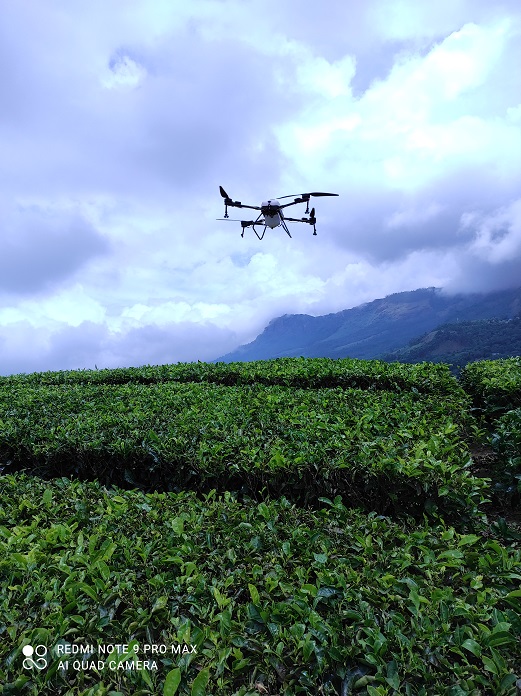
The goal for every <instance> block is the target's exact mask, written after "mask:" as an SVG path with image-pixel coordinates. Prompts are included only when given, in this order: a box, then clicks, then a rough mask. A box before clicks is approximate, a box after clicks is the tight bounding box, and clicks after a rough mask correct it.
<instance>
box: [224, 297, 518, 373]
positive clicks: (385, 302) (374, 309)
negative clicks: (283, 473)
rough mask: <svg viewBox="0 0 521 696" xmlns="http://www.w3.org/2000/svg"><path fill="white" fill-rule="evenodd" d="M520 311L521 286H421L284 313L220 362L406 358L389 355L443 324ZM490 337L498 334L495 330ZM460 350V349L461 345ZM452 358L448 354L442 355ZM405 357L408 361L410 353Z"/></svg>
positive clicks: (468, 331)
mask: <svg viewBox="0 0 521 696" xmlns="http://www.w3.org/2000/svg"><path fill="white" fill-rule="evenodd" d="M520 313H521V288H516V289H511V290H502V291H498V292H491V293H487V294H481V293H480V294H478V293H473V294H458V295H449V294H447V293H446V292H444V291H443V290H442V289H440V288H434V287H431V288H421V289H418V290H413V291H409V292H399V293H395V294H393V295H389V296H387V297H385V298H383V299H377V300H374V301H372V302H367V303H365V304H362V305H360V306H358V307H353V308H352V309H346V310H343V311H341V312H335V313H333V314H326V315H323V316H317V317H314V316H311V315H308V314H285V315H284V316H281V317H277V318H276V319H273V320H272V321H270V323H269V324H268V326H267V327H266V328H265V329H264V331H263V332H262V333H261V334H260V335H259V336H257V338H256V339H255V340H254V341H252V342H251V343H248V344H246V345H243V346H240V347H239V348H237V349H236V350H234V351H232V352H231V353H227V354H226V355H223V356H222V357H220V358H219V359H218V360H220V361H223V362H233V361H250V360H268V359H272V358H280V357H298V356H304V357H330V358H348V357H349V358H361V359H366V360H368V359H374V358H383V356H385V359H402V358H400V357H399V355H398V354H396V355H394V356H392V355H389V354H392V353H394V351H399V350H400V349H402V350H403V349H406V348H407V347H408V346H410V345H411V342H412V344H414V343H416V342H417V341H416V339H418V341H419V340H420V339H421V338H422V337H423V336H425V335H426V334H428V333H429V332H431V331H433V330H435V329H436V328H437V327H439V326H440V325H444V324H451V323H454V324H459V323H462V322H476V321H484V320H494V319H497V320H508V319H513V318H514V317H516V316H518V315H519V314H520ZM498 328H499V325H498ZM501 328H503V327H501ZM507 331H508V329H507ZM490 333H491V334H492V335H493V333H494V327H493V326H492V327H491V328H490V329H489V334H490ZM471 334H472V327H469V326H466V328H465V335H466V337H467V338H466V340H468V339H469V336H471ZM492 344H493V342H492ZM492 344H491V345H492ZM455 347H456V348H458V349H459V348H461V345H460V344H459V343H457V344H456V345H455ZM505 349H506V348H505ZM424 352H425V351H424ZM427 353H428V351H426V354H427ZM449 354H450V352H448V351H445V352H443V355H449ZM402 357H403V359H405V360H407V359H408V358H406V356H405V354H404V355H403V356H402ZM486 357H488V356H486ZM419 359H420V358H419ZM421 359H424V360H428V359H430V358H428V357H424V358H421Z"/></svg>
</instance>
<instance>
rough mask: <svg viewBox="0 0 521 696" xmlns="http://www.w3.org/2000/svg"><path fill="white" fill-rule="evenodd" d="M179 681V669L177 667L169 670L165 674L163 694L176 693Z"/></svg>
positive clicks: (169, 695) (170, 695)
mask: <svg viewBox="0 0 521 696" xmlns="http://www.w3.org/2000/svg"><path fill="white" fill-rule="evenodd" d="M180 683H181V670H180V669H179V667H176V668H175V669H172V670H170V672H169V673H168V674H167V675H166V679H165V685H164V687H163V696H174V694H176V693H177V689H178V688H179V684H180Z"/></svg>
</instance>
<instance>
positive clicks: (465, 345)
mask: <svg viewBox="0 0 521 696" xmlns="http://www.w3.org/2000/svg"><path fill="white" fill-rule="evenodd" d="M514 355H521V314H520V315H518V316H517V317H514V318H513V319H482V320H480V321H463V322H459V323H456V324H442V325H440V326H438V327H437V328H436V329H434V331H429V332H428V333H426V334H424V335H423V336H420V337H419V338H418V339H413V340H412V341H411V342H410V343H409V345H408V346H406V347H405V348H401V349H399V350H396V351H394V352H393V353H388V354H387V355H382V356H380V358H381V359H382V360H386V361H388V362H395V361H399V362H411V363H412V362H444V363H453V364H454V365H455V366H458V365H459V366H463V365H466V364H467V363H468V362H473V361H474V360H489V359H498V358H509V357H512V356H514Z"/></svg>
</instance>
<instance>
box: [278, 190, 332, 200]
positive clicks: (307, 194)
mask: <svg viewBox="0 0 521 696" xmlns="http://www.w3.org/2000/svg"><path fill="white" fill-rule="evenodd" d="M309 196H338V193H320V192H319V191H314V192H313V193H300V194H297V195H294V196H277V200H281V199H282V198H303V199H304V200H306V197H309Z"/></svg>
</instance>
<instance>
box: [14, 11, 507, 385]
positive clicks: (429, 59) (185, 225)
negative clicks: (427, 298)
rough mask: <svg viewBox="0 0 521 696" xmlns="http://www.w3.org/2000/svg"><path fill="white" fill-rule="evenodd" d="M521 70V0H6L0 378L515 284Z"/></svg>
mask: <svg viewBox="0 0 521 696" xmlns="http://www.w3.org/2000/svg"><path fill="white" fill-rule="evenodd" d="M520 64H521V4H520V3H519V0H503V1H499V2H494V3H491V2H490V0H364V2H360V0H322V2H316V0H315V1H314V2H310V1H308V0H191V2H186V1H183V2H181V1H180V0H111V2H106V1H105V0H76V1H75V2H74V3H71V2H69V0H17V1H16V2H5V3H0V65H1V66H2V70H1V76H0V374H3V375H7V374H13V373H19V372H33V371H42V370H62V369H63V370H65V369H95V368H98V369H101V368H107V367H125V366H139V365H147V364H150V365H154V364H164V363H174V362H179V361H182V362H184V361H196V360H203V361H206V360H214V359H216V358H217V357H219V356H221V355H223V354H225V353H227V352H229V351H231V350H233V349H235V348H236V347H238V346H239V345H241V344H244V343H248V342H250V341H252V340H253V339H254V338H255V337H256V336H257V335H258V334H259V333H260V332H261V331H262V330H263V328H264V327H265V326H266V325H267V324H268V322H269V321H270V320H271V319H273V318H275V317H277V316H280V315H282V314H286V313H288V314H291V313H306V314H312V315H315V316H316V315H320V314H327V313H330V312H336V311H340V310H343V309H348V308H350V307H354V306H356V305H359V304H362V303H364V302H368V301H371V300H373V299H376V298H380V297H385V296H386V295H389V294H391V293H394V292H401V291H404V290H413V289H416V288H420V287H432V286H436V287H441V288H444V291H445V292H448V293H461V292H463V293H467V292H490V291H493V290H501V289H505V288H509V287H517V286H519V285H521V280H520V279H521V272H520V271H521V167H520V166H519V163H520V162H521V72H520V71H519V68H518V66H519V65H520ZM220 185H221V186H223V187H224V188H225V189H226V191H227V192H228V193H229V195H230V196H231V198H232V199H234V200H240V201H242V202H243V203H246V204H249V205H260V203H261V202H262V201H264V200H267V199H270V198H274V197H281V196H285V195H290V196H291V195H295V196H296V195H299V194H301V193H305V192H310V191H311V192H313V191H326V192H333V193H337V194H338V197H335V198H333V197H331V198H325V197H324V198H315V199H312V204H313V205H314V206H315V208H316V216H317V236H313V234H312V229H311V227H310V226H309V225H303V224H298V223H295V224H293V225H292V226H291V227H290V229H291V232H292V235H293V236H292V238H291V239H290V238H289V237H288V236H287V235H286V234H285V233H284V232H283V230H282V229H281V228H277V229H274V230H268V231H267V233H266V236H265V237H264V239H263V241H259V240H258V239H257V238H256V237H255V235H254V234H253V232H252V231H251V230H247V231H246V234H245V235H244V238H241V226H240V223H239V222H233V221H230V220H228V221H225V220H219V219H218V218H222V217H223V213H224V206H223V200H222V198H221V196H220V194H219V186H220ZM289 211H291V213H290V214H291V215H292V216H294V217H301V216H303V215H304V214H305V208H304V206H303V205H301V206H295V207H293V208H290V209H289ZM250 212H251V211H247V210H245V211H241V210H238V209H236V208H231V209H230V210H229V213H230V218H237V219H241V216H243V217H242V219H246V220H248V219H251V214H250Z"/></svg>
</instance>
